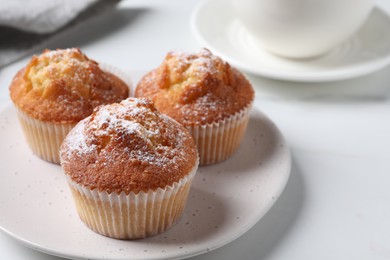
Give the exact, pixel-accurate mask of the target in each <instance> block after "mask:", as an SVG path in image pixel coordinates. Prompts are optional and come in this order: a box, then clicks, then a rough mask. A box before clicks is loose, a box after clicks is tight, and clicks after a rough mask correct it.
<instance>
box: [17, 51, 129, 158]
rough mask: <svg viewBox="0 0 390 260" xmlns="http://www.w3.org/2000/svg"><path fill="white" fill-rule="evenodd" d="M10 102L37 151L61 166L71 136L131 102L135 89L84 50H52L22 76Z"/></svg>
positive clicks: (39, 154) (22, 70)
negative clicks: (108, 107) (98, 110)
mask: <svg viewBox="0 0 390 260" xmlns="http://www.w3.org/2000/svg"><path fill="white" fill-rule="evenodd" d="M10 96H11V99H12V101H13V103H14V105H15V106H16V108H17V110H18V112H19V118H20V121H21V123H22V126H23V128H24V132H25V135H26V137H27V140H28V142H29V144H30V146H31V148H32V150H33V151H34V152H35V153H36V154H37V155H38V156H40V157H41V158H43V159H45V160H48V161H51V162H54V163H59V155H58V149H59V146H60V144H61V142H62V140H63V138H64V137H65V135H66V133H67V132H68V131H69V130H70V129H71V128H72V127H73V126H74V125H75V124H76V123H77V122H79V121H80V120H81V119H83V118H85V117H86V116H88V115H90V114H91V113H92V111H93V109H94V108H95V107H97V106H99V105H102V104H109V103H113V102H120V101H121V100H123V99H125V98H127V97H128V96H129V86H128V85H127V84H126V83H124V82H123V81H122V80H121V79H119V78H118V77H117V76H115V75H113V74H111V73H109V72H106V71H103V70H102V69H100V67H99V65H98V63H96V62H95V61H93V60H90V59H89V58H88V57H87V56H86V55H84V54H83V53H82V52H81V51H80V50H79V49H76V48H74V49H65V50H55V51H49V50H46V51H44V52H43V53H42V54H41V55H39V56H33V57H32V59H31V60H30V62H29V63H28V64H27V66H26V67H25V68H23V69H21V70H20V71H19V72H18V73H17V74H16V76H15V77H14V79H13V81H12V83H11V85H10Z"/></svg>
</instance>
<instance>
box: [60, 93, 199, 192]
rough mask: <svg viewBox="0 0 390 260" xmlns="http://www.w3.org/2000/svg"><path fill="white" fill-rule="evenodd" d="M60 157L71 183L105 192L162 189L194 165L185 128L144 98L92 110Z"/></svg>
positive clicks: (191, 142)
mask: <svg viewBox="0 0 390 260" xmlns="http://www.w3.org/2000/svg"><path fill="white" fill-rule="evenodd" d="M60 154H61V165H62V167H63V169H64V171H65V173H66V174H68V175H69V176H70V178H71V179H72V180H73V181H75V182H76V183H78V184H81V185H83V186H86V187H88V188H89V189H91V190H93V189H96V188H97V189H98V190H99V191H106V192H108V193H111V192H114V191H115V192H117V193H120V192H122V191H124V192H125V193H126V194H128V193H130V192H134V193H138V192H140V191H145V192H147V191H148V190H150V189H152V190H156V189H158V188H162V189H164V188H165V187H166V186H167V185H172V184H173V183H174V182H177V181H179V180H180V179H181V178H182V177H184V176H186V175H187V174H189V173H190V172H191V170H192V169H194V167H196V166H197V165H196V162H197V150H196V147H195V143H194V140H193V139H192V137H191V135H190V133H189V132H188V130H186V129H185V128H184V127H183V126H181V125H180V124H178V123H177V122H176V121H174V120H172V119H171V118H169V117H167V116H165V115H162V114H160V113H159V112H158V111H157V110H156V108H155V106H154V105H153V103H152V102H151V101H150V100H148V99H134V98H129V99H127V100H124V101H122V102H121V103H119V104H111V105H106V106H101V107H99V108H97V109H96V110H95V111H94V112H93V113H92V115H91V116H89V117H87V118H85V119H84V120H82V121H80V122H79V123H78V124H77V125H76V127H75V128H73V129H72V130H71V132H70V133H69V134H68V136H67V137H66V138H65V140H64V142H63V144H62V146H61V151H60Z"/></svg>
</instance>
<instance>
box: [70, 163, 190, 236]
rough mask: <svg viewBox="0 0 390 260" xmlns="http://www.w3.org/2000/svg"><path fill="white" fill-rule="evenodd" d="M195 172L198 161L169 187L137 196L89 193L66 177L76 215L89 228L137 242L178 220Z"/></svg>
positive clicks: (93, 191)
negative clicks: (136, 240)
mask: <svg viewBox="0 0 390 260" xmlns="http://www.w3.org/2000/svg"><path fill="white" fill-rule="evenodd" d="M197 169H198V160H197V162H196V164H195V166H194V168H193V169H192V170H191V172H190V173H189V174H188V175H186V176H185V177H183V178H182V179H181V180H179V181H178V182H175V183H173V185H172V186H167V187H166V188H165V189H161V188H159V189H157V190H156V191H153V190H151V191H149V192H143V191H141V192H139V193H138V194H135V193H134V192H130V194H126V193H125V192H121V193H120V194H118V193H116V192H112V193H110V194H109V193H107V192H105V191H98V190H97V189H94V190H90V189H89V188H87V187H84V186H82V185H80V184H77V183H76V182H74V181H72V179H71V178H70V177H69V175H66V176H67V181H68V184H69V187H70V189H71V191H72V194H73V198H74V201H75V203H76V208H77V211H78V213H79V216H80V218H81V220H82V221H83V222H84V223H85V224H86V225H87V226H88V227H89V228H90V229H92V230H93V231H95V232H97V233H99V234H102V235H104V236H108V237H112V238H117V239H139V238H145V237H149V236H154V235H157V234H159V233H161V232H163V231H165V230H167V229H168V228H170V227H171V226H172V225H173V224H175V223H176V222H177V221H178V219H179V218H180V217H181V215H182V213H183V210H184V207H185V205H186V202H187V197H188V193H189V190H190V187H191V183H192V180H193V178H194V176H195V173H196V171H197Z"/></svg>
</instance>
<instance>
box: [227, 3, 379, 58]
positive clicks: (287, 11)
mask: <svg viewBox="0 0 390 260" xmlns="http://www.w3.org/2000/svg"><path fill="white" fill-rule="evenodd" d="M231 1H232V4H233V8H234V10H235V12H236V15H237V18H239V19H240V20H241V22H242V23H243V25H244V26H245V27H246V28H247V30H248V31H249V32H250V33H251V35H252V36H253V38H254V39H255V40H256V42H258V43H259V44H260V45H261V46H262V48H264V49H266V50H268V51H270V52H272V53H275V54H278V55H281V56H285V57H290V58H310V57H314V56H319V55H321V54H324V53H326V52H327V51H329V50H331V49H332V48H334V47H336V46H337V45H339V44H341V43H342V42H344V41H346V40H347V39H348V38H349V37H351V36H352V35H353V34H354V33H355V32H356V31H357V30H358V29H359V28H360V26H361V25H362V24H363V23H364V21H365V20H366V18H367V17H368V15H369V14H370V11H371V10H372V7H373V4H374V0H231Z"/></svg>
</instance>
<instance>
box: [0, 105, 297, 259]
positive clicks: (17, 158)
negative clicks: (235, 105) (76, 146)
mask: <svg viewBox="0 0 390 260" xmlns="http://www.w3.org/2000/svg"><path fill="white" fill-rule="evenodd" d="M0 143H1V146H0V158H1V164H0V173H1V181H0V229H1V230H2V231H4V232H5V233H6V234H8V235H10V236H11V237H13V238H15V239H17V240H19V241H20V242H22V243H23V244H24V245H26V246H28V247H31V248H33V249H36V250H39V251H42V252H46V253H48V254H53V255H57V256H61V257H66V258H76V259H89V258H93V259H171V258H185V257H190V256H194V255H198V254H201V253H205V252H208V251H210V250H213V249H216V248H218V247H220V246H223V245H225V244H227V243H229V242H231V241H233V240H234V239H236V238H238V237H239V236H240V235H242V234H243V233H245V232H246V231H247V230H248V229H250V228H251V227H252V226H253V225H254V224H255V223H256V222H257V221H258V220H260V219H261V218H262V217H263V216H264V214H265V213H266V212H267V211H268V210H269V209H270V208H271V206H272V205H273V204H274V203H275V201H276V200H277V199H278V197H279V195H280V194H281V192H282V190H283V189H284V187H285V185H286V182H287V180H288V178H289V175H290V166H291V161H290V160H291V159H290V152H289V150H288V147H287V145H286V143H285V141H284V139H283V137H282V136H281V134H280V132H279V131H278V129H277V128H276V126H275V125H274V124H273V123H272V122H271V121H270V120H269V119H268V118H267V117H266V116H264V115H263V114H262V113H261V112H260V111H259V110H258V109H256V108H254V110H253V111H252V114H251V120H250V123H249V127H248V131H247V133H246V136H245V140H244V142H243V144H242V146H241V147H240V149H239V151H238V152H237V153H236V154H234V156H233V157H231V158H230V159H229V160H227V161H225V162H223V163H220V164H217V165H213V166H208V167H203V168H200V169H199V172H198V173H197V175H196V178H195V180H194V183H193V186H192V189H191V192H190V195H189V201H188V204H187V207H186V209H185V212H184V215H183V217H182V218H181V220H180V221H179V223H178V224H177V225H175V226H174V227H173V228H171V229H170V230H168V231H167V232H165V233H163V234H161V235H158V236H155V237H152V238H148V239H142V240H136V241H122V240H115V239H110V238H107V237H104V236H101V235H98V234H96V233H94V232H92V231H91V230H89V229H88V228H87V227H86V226H85V225H84V224H83V223H82V222H81V221H80V220H79V218H78V215H77V213H76V209H75V207H74V205H73V200H72V197H71V194H70V191H69V190H68V187H67V185H66V182H65V178H64V176H63V174H62V172H61V169H60V167H59V166H57V165H53V164H50V163H47V162H45V161H42V160H40V159H39V158H37V157H36V156H35V155H33V154H32V152H31V151H30V149H29V148H28V147H27V145H26V143H25V140H24V137H23V134H22V131H21V129H20V127H19V124H18V120H17V117H16V113H15V111H14V109H13V108H12V107H9V108H7V109H5V110H3V111H2V112H0ZM260 242H261V241H260Z"/></svg>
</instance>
